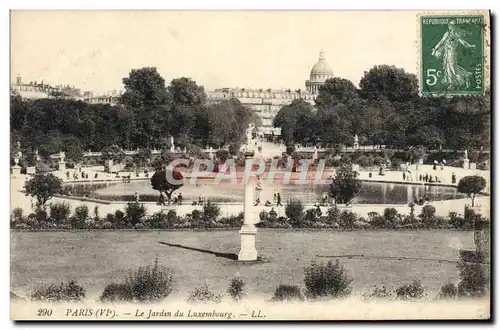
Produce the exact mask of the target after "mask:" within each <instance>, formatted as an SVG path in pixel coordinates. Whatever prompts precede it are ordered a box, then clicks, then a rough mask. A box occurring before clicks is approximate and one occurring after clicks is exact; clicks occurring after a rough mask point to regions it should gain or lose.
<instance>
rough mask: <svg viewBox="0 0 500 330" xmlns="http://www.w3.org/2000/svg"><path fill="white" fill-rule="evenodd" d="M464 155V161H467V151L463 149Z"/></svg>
mask: <svg viewBox="0 0 500 330" xmlns="http://www.w3.org/2000/svg"><path fill="white" fill-rule="evenodd" d="M464 155H465V159H469V157H467V149H465V151H464Z"/></svg>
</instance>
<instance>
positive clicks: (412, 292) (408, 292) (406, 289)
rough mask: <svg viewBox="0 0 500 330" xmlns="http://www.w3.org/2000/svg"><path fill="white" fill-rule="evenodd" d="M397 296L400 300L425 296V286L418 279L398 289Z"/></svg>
mask: <svg viewBox="0 0 500 330" xmlns="http://www.w3.org/2000/svg"><path fill="white" fill-rule="evenodd" d="M396 296H397V298H398V299H400V300H417V299H421V298H422V297H423V296H424V288H423V287H422V283H421V282H420V281H418V280H415V281H413V283H412V284H406V285H403V286H400V287H399V288H397V289H396Z"/></svg>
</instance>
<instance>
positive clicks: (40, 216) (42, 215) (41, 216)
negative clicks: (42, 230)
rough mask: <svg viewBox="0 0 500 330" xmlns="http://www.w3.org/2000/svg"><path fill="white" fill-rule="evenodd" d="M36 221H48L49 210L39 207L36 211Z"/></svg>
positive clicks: (40, 222)
mask: <svg viewBox="0 0 500 330" xmlns="http://www.w3.org/2000/svg"><path fill="white" fill-rule="evenodd" d="M35 217H36V221H38V223H39V224H40V225H41V224H43V223H45V222H46V221H47V211H45V210H44V209H41V208H37V209H36V211H35Z"/></svg>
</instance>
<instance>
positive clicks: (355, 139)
mask: <svg viewBox="0 0 500 330" xmlns="http://www.w3.org/2000/svg"><path fill="white" fill-rule="evenodd" d="M358 142H359V139H358V134H355V135H354V143H358Z"/></svg>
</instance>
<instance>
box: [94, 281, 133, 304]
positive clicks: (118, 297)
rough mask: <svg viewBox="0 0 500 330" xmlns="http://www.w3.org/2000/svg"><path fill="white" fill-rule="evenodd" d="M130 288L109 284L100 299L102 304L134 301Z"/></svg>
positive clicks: (124, 285) (123, 285)
mask: <svg viewBox="0 0 500 330" xmlns="http://www.w3.org/2000/svg"><path fill="white" fill-rule="evenodd" d="M133 298H134V297H133V294H132V290H131V288H130V286H128V285H127V284H117V283H112V284H108V285H107V286H106V288H104V291H103V292H102V294H101V297H100V298H99V300H100V301H102V302H125V301H127V302H129V301H132V300H133Z"/></svg>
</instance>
